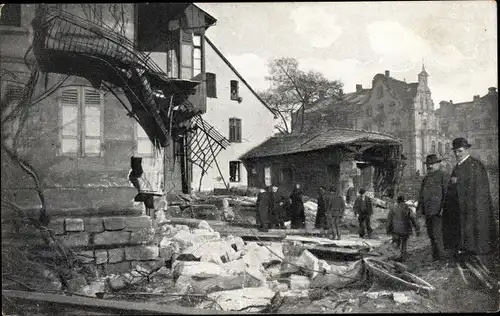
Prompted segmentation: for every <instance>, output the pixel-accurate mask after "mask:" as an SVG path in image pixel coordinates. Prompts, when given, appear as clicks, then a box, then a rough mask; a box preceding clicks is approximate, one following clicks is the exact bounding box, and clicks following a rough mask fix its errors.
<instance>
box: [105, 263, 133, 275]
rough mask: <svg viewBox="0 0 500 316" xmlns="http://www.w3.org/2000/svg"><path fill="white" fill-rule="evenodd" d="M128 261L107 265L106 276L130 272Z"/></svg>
mask: <svg viewBox="0 0 500 316" xmlns="http://www.w3.org/2000/svg"><path fill="white" fill-rule="evenodd" d="M130 269H131V265H130V261H122V262H116V263H108V264H107V265H106V274H120V273H125V272H127V271H130Z"/></svg>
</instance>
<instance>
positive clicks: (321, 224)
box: [314, 186, 326, 229]
mask: <svg viewBox="0 0 500 316" xmlns="http://www.w3.org/2000/svg"><path fill="white" fill-rule="evenodd" d="M324 195H325V187H323V186H322V187H320V188H319V196H318V209H317V211H316V221H315V223H314V227H315V228H319V229H324V228H325V227H326V210H325V196H324Z"/></svg>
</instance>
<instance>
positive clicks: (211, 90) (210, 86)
mask: <svg viewBox="0 0 500 316" xmlns="http://www.w3.org/2000/svg"><path fill="white" fill-rule="evenodd" d="M206 81H207V97H208V98H217V80H216V76H215V74H213V73H210V72H207V73H206Z"/></svg>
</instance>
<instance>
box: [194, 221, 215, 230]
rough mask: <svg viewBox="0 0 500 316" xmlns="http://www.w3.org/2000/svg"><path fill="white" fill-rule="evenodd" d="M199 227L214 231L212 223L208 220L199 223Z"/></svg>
mask: <svg viewBox="0 0 500 316" xmlns="http://www.w3.org/2000/svg"><path fill="white" fill-rule="evenodd" d="M198 229H204V230H208V231H209V232H213V231H214V230H213V228H212V227H210V225H209V224H208V223H207V221H201V222H200V223H199V224H198Z"/></svg>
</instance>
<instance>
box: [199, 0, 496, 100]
mask: <svg viewBox="0 0 500 316" xmlns="http://www.w3.org/2000/svg"><path fill="white" fill-rule="evenodd" d="M196 5H198V6H199V7H200V8H202V9H203V10H205V11H206V12H208V13H209V14H211V15H212V16H214V17H215V18H216V19H217V23H216V25H214V26H212V27H210V28H209V29H208V31H207V36H208V37H209V38H210V39H211V40H212V41H213V42H214V43H215V45H217V46H218V47H219V49H220V50H221V51H222V52H223V53H224V54H225V55H226V57H227V58H228V59H229V61H230V62H231V63H232V64H233V65H234V66H235V67H236V69H237V70H238V71H239V72H240V73H241V74H242V75H243V77H244V78H245V79H246V80H247V81H248V82H249V83H250V85H252V86H253V87H254V88H255V89H257V90H262V89H265V88H267V87H268V84H267V82H266V80H265V78H264V77H265V76H266V75H267V66H266V64H267V62H268V61H269V60H270V59H272V58H278V57H294V58H296V59H297V60H298V61H299V63H300V64H299V66H300V67H301V68H302V69H305V70H307V69H313V70H317V71H320V72H322V73H323V74H324V75H325V76H327V77H328V78H329V79H339V80H341V81H342V82H343V83H344V92H345V93H348V92H353V91H354V90H355V85H356V84H362V85H363V87H364V88H371V82H372V79H373V77H374V76H375V74H377V73H384V71H385V70H390V71H391V76H392V77H393V78H396V79H399V80H403V79H406V81H407V82H416V81H417V75H418V73H419V72H420V71H421V69H422V60H423V61H424V64H425V69H426V71H427V72H428V73H429V85H430V88H431V92H432V98H433V100H434V105H435V107H436V108H437V107H439V102H440V101H442V100H453V102H455V103H457V102H464V101H470V100H472V97H473V95H476V94H480V95H481V96H482V95H484V94H486V93H487V91H488V87H497V82H498V80H497V72H498V70H497V58H498V56H497V19H496V11H497V10H496V3H495V2H493V1H432V2H427V1H426V2H377V1H374V2H330V3H329V2H295V3H293V2H282V3H279V2H269V3H266V2H260V3H196Z"/></svg>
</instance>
